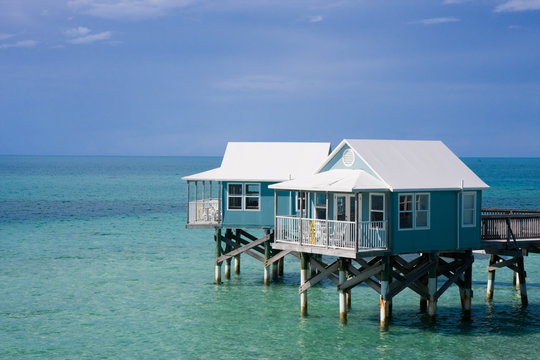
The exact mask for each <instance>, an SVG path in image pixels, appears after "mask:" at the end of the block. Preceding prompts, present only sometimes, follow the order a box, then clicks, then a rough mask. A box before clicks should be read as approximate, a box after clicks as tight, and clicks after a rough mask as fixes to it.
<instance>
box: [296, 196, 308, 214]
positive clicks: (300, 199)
mask: <svg viewBox="0 0 540 360" xmlns="http://www.w3.org/2000/svg"><path fill="white" fill-rule="evenodd" d="M300 209H303V210H304V212H305V211H306V193H305V192H303V191H302V192H300V191H297V192H296V212H299V211H300Z"/></svg>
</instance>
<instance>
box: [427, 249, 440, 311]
mask: <svg viewBox="0 0 540 360" xmlns="http://www.w3.org/2000/svg"><path fill="white" fill-rule="evenodd" d="M429 261H430V262H431V263H433V262H435V263H437V262H438V261H439V253H438V252H432V253H429ZM436 292H437V266H434V267H433V268H431V269H430V270H429V272H428V293H429V298H428V315H429V317H430V318H435V315H436V314H437V299H436V298H435V293H436Z"/></svg>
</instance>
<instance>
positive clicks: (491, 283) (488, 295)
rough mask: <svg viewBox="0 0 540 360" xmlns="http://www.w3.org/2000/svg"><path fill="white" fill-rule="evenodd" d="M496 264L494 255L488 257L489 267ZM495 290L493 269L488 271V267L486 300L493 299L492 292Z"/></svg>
mask: <svg viewBox="0 0 540 360" xmlns="http://www.w3.org/2000/svg"><path fill="white" fill-rule="evenodd" d="M496 262H497V260H496V256H495V255H494V254H491V255H489V266H491V265H494V264H495V263H496ZM494 288H495V269H492V270H490V269H489V267H488V281H487V293H486V298H487V299H488V300H491V299H493V291H494Z"/></svg>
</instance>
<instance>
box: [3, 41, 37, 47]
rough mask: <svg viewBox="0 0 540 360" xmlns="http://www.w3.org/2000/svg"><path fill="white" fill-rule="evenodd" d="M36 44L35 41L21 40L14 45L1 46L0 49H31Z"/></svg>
mask: <svg viewBox="0 0 540 360" xmlns="http://www.w3.org/2000/svg"><path fill="white" fill-rule="evenodd" d="M37 44H38V42H37V41H35V40H21V41H17V42H16V43H11V44H2V45H0V49H7V48H31V47H34V46H36V45H37Z"/></svg>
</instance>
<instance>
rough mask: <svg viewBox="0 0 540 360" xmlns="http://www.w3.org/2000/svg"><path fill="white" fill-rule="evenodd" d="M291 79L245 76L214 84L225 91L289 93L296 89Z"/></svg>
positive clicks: (272, 76) (295, 84)
mask: <svg viewBox="0 0 540 360" xmlns="http://www.w3.org/2000/svg"><path fill="white" fill-rule="evenodd" d="M298 85H299V84H298V83H297V82H296V81H295V80H293V79H288V78H286V77H283V76H276V75H246V76H242V77H238V78H233V79H227V80H224V81H222V82H219V83H217V84H216V87H218V88H221V89H226V90H239V91H245V90H263V91H291V90H294V89H296V88H298Z"/></svg>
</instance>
